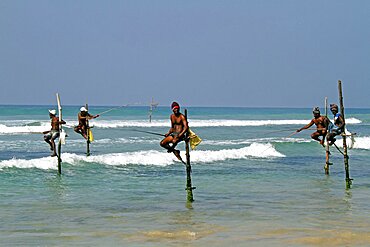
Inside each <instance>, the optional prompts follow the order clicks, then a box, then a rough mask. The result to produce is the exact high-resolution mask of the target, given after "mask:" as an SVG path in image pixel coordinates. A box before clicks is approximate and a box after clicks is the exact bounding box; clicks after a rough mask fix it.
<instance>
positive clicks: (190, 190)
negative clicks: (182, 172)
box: [185, 109, 195, 202]
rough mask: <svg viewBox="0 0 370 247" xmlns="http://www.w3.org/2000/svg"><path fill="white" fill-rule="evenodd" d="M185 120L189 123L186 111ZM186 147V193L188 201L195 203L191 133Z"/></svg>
mask: <svg viewBox="0 0 370 247" xmlns="http://www.w3.org/2000/svg"><path fill="white" fill-rule="evenodd" d="M185 119H186V122H187V121H188V111H187V109H185ZM185 147H186V191H187V201H188V202H193V201H194V198H193V189H195V187H192V185H191V164H190V147H189V133H186V136H185Z"/></svg>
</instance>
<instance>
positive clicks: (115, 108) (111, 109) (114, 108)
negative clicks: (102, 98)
mask: <svg viewBox="0 0 370 247" xmlns="http://www.w3.org/2000/svg"><path fill="white" fill-rule="evenodd" d="M129 105H130V104H127V105H121V106H118V107H113V108H110V109H108V110H106V111H103V112H100V113H98V114H96V115H102V114H105V113H108V112H110V111H113V110H117V109H120V108H123V107H128V106H129Z"/></svg>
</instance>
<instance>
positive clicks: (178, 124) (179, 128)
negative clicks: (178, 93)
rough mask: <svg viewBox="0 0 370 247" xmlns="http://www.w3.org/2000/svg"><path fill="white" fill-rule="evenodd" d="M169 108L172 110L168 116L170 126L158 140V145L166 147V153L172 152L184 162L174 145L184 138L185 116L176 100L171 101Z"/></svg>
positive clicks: (186, 129) (186, 125) (186, 127)
mask: <svg viewBox="0 0 370 247" xmlns="http://www.w3.org/2000/svg"><path fill="white" fill-rule="evenodd" d="M171 109H172V111H173V114H171V116H170V120H171V128H170V129H169V131H168V133H167V134H165V138H164V139H163V140H162V141H161V142H160V145H161V146H162V147H163V148H165V149H167V152H168V153H171V152H173V153H174V154H175V156H176V157H177V158H178V159H179V160H180V161H181V162H184V161H183V160H182V158H181V156H180V151H179V150H177V149H175V147H176V145H177V144H178V143H179V142H181V141H183V140H184V139H185V133H186V132H187V131H188V128H189V127H188V123H187V121H186V118H185V116H184V115H183V114H182V113H181V112H180V105H179V104H178V103H177V102H173V103H172V105H171Z"/></svg>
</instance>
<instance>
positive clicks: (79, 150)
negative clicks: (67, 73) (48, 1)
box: [0, 106, 370, 246]
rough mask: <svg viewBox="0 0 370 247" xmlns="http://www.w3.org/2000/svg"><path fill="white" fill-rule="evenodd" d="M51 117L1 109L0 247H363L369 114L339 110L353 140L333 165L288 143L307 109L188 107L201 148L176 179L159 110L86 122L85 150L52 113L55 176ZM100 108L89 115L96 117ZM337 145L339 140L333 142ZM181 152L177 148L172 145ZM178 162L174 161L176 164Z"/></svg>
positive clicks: (369, 229)
mask: <svg viewBox="0 0 370 247" xmlns="http://www.w3.org/2000/svg"><path fill="white" fill-rule="evenodd" d="M51 107H52V106H0V197H1V200H0V209H1V210H0V218H1V221H2V224H1V225H0V230H1V231H0V243H1V245H4V246H9V245H29V246H55V245H56V246H75V245H82V246H91V245H93V246H116V245H121V246H226V245H232V246H369V245H370V193H369V189H370V183H369V176H370V168H369V164H368V161H369V153H370V130H369V124H370V109H346V119H347V124H348V129H349V130H350V131H351V132H356V133H357V136H356V138H355V140H356V141H355V143H354V144H353V148H352V149H350V150H349V156H350V160H349V163H350V175H351V177H352V178H353V179H354V181H353V186H352V188H351V189H349V190H346V189H345V180H344V179H345V176H344V165H343V157H342V156H341V155H340V153H339V152H338V151H337V150H335V149H332V150H331V151H332V156H331V160H332V162H333V163H334V165H333V166H331V170H330V175H329V176H326V175H325V174H324V170H323V166H324V163H325V150H324V149H323V148H322V147H321V146H320V145H319V144H318V143H317V142H314V141H311V140H310V137H309V136H310V133H311V132H312V130H306V131H302V132H301V133H299V134H296V135H292V136H291V137H288V136H289V135H290V134H292V133H293V132H294V130H295V129H297V128H299V127H302V126H303V125H305V124H307V123H308V122H309V121H310V119H311V109H278V108H221V107H218V108H206V107H203V108H202V107H189V108H188V115H189V125H190V127H191V128H192V130H193V131H194V132H196V133H197V134H198V135H199V136H200V137H201V138H202V139H203V142H202V143H201V144H200V145H199V147H198V148H197V149H196V150H195V151H192V152H191V161H192V168H193V173H192V181H193V186H195V187H196V190H194V199H195V201H194V202H193V203H192V204H188V203H186V191H185V190H184V189H185V184H186V177H185V168H184V166H183V165H182V163H180V162H178V161H177V160H176V159H175V157H174V156H173V155H172V154H167V153H166V152H165V151H164V150H163V149H161V148H160V146H159V141H160V140H161V137H160V136H156V135H150V134H146V133H142V132H138V131H135V130H144V131H152V132H158V133H165V132H167V130H168V128H169V125H170V123H169V115H170V113H171V112H170V109H169V108H167V107H159V108H158V109H156V110H155V111H154V113H153V121H152V123H149V121H148V108H146V107H124V108H121V109H117V110H114V111H111V112H109V113H106V114H103V115H102V116H101V117H100V118H97V119H94V120H92V121H91V125H93V126H94V128H93V132H94V137H95V141H94V142H93V143H92V144H91V152H92V155H91V156H90V157H86V155H85V152H86V146H85V141H84V140H83V139H82V137H81V136H79V135H77V134H76V133H74V132H73V129H72V128H73V126H74V125H76V124H77V119H76V115H77V113H78V110H79V107H78V106H67V107H64V108H63V115H64V117H63V118H64V119H65V120H66V122H67V125H66V127H65V130H66V132H67V133H68V135H69V137H68V138H67V141H66V145H64V146H63V148H62V150H63V154H62V159H63V164H62V175H61V176H58V175H57V160H56V158H52V157H49V155H50V150H49V148H48V145H47V144H46V143H45V142H44V141H43V136H42V134H37V132H41V131H43V130H47V129H49V128H50V126H49V125H50V123H49V119H48V112H47V110H48V109H50V108H51ZM108 109H109V107H103V106H99V107H98V106H90V112H91V113H92V114H97V113H99V112H103V111H106V110H108ZM337 143H338V145H340V144H341V140H338V141H337ZM179 147H180V148H181V150H182V151H183V150H184V145H183V144H180V146H179ZM182 155H183V157H184V152H182Z"/></svg>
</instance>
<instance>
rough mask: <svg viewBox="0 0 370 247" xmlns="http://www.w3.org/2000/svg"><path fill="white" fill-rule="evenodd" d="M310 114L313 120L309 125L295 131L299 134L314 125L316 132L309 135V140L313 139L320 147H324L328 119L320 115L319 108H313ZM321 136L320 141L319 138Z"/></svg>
mask: <svg viewBox="0 0 370 247" xmlns="http://www.w3.org/2000/svg"><path fill="white" fill-rule="evenodd" d="M312 114H313V116H314V118H313V119H312V120H311V122H310V123H309V124H307V125H306V126H304V127H302V128H300V129H298V130H297V132H301V131H302V130H304V129H308V128H310V127H311V126H312V125H314V124H315V125H316V131H315V132H314V133H312V134H311V138H312V139H314V140H315V141H318V142H320V144H321V145H324V141H325V136H326V133H327V128H328V125H329V122H330V121H329V119H328V118H327V117H325V116H321V115H320V108H319V107H314V108H313V110H312ZM320 136H322V138H321V139H320V138H319V137H320Z"/></svg>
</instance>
